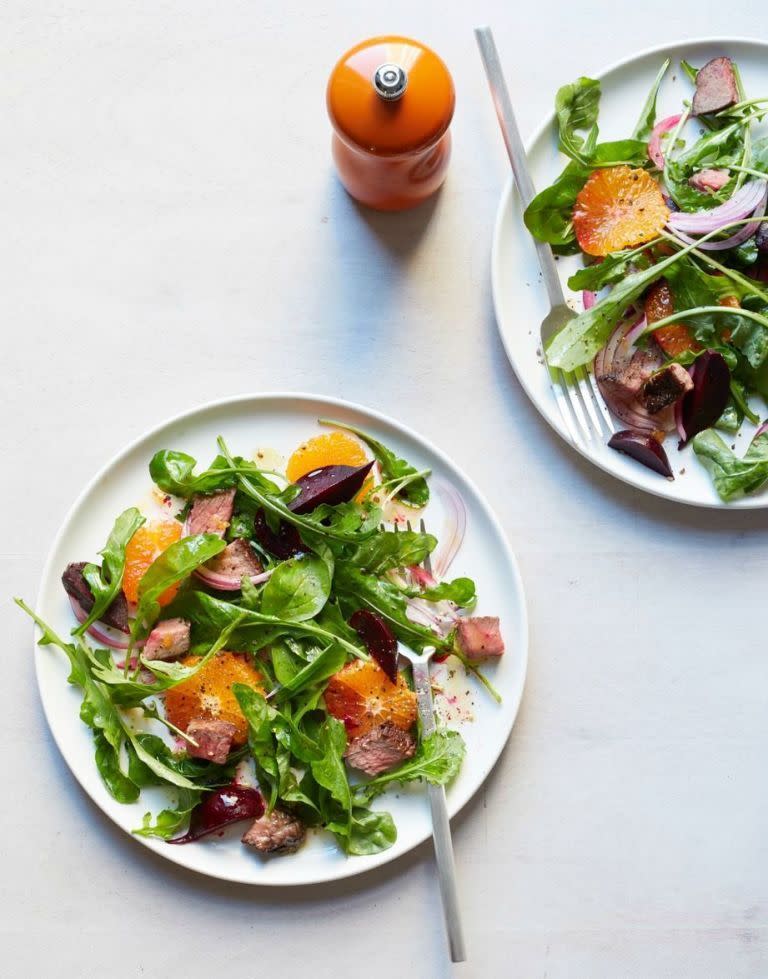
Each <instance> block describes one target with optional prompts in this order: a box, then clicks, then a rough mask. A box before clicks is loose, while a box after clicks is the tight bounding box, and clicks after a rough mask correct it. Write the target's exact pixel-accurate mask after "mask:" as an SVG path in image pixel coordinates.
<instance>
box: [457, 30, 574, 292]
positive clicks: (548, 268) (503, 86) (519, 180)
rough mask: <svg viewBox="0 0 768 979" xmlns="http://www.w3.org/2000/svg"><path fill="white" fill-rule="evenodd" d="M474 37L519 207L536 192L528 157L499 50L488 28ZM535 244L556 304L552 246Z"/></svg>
mask: <svg viewBox="0 0 768 979" xmlns="http://www.w3.org/2000/svg"><path fill="white" fill-rule="evenodd" d="M475 37H476V38H477V45H478V47H479V48H480V57H481V58H482V60H483V66H484V67H485V73H486V75H487V76H488V85H489V86H490V89H491V96H492V98H493V104H494V106H495V108H496V115H497V116H498V119H499V126H501V134H502V136H503V137H504V144H505V146H506V147H507V154H508V155H509V162H510V163H511V164H512V173H513V174H514V176H515V184H516V185H517V192H518V194H519V195H520V200H521V202H522V205H523V209H524V210H525V208H527V207H528V205H529V204H530V203H531V201H532V200H533V198H534V197H535V195H536V189H535V188H534V186H533V180H532V178H531V173H530V170H529V169H528V157H527V156H526V154H525V146H524V145H523V140H522V137H521V136H520V130H519V128H518V126H517V119H516V118H515V113H514V110H513V108H512V99H511V98H510V97H509V89H508V88H507V83H506V81H505V80H504V72H503V70H502V67H501V61H500V59H499V52H498V50H497V49H496V42H495V41H494V39H493V34H492V33H491V29H490V27H476V28H475ZM534 243H535V245H536V257H537V258H538V260H539V267H540V268H541V277H542V280H543V282H544V287H545V288H546V290H547V295H548V296H549V303H550V305H551V306H560V305H562V304H563V303H564V302H565V296H564V295H563V287H562V284H561V283H560V276H559V275H558V274H557V266H556V264H555V259H554V256H553V255H552V249H551V248H550V247H549V245H548V244H547V243H546V242H545V241H539V240H538V238H534Z"/></svg>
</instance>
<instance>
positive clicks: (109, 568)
mask: <svg viewBox="0 0 768 979" xmlns="http://www.w3.org/2000/svg"><path fill="white" fill-rule="evenodd" d="M144 520H145V518H144V517H143V516H142V514H141V513H140V512H139V511H138V510H137V509H136V507H131V508H130V509H128V510H125V511H124V512H123V513H121V514H120V516H119V517H118V518H117V520H115V523H114V526H113V527H112V530H111V531H110V534H109V537H108V538H107V542H106V544H105V545H104V547H103V548H102V550H101V551H99V553H100V554H101V556H102V558H103V561H102V564H101V567H98V566H97V565H95V564H87V565H86V566H85V568H84V569H83V577H84V578H85V580H86V582H87V583H88V587H89V588H90V590H91V594H92V595H93V607H92V608H91V611H90V612H89V613H88V617H87V618H86V619H85V621H83V622H82V623H80V625H78V626H77V627H76V628H75V629H73V630H72V635H73V636H82V635H83V633H84V632H85V631H86V629H88V628H89V627H90V626H92V625H93V623H94V622H95V621H96V620H97V619H100V618H101V617H102V615H103V614H104V613H105V612H106V611H107V609H108V608H109V606H110V605H111V604H112V602H114V600H115V599H116V598H117V595H118V593H119V591H120V586H121V585H122V583H123V572H124V571H125V548H126V546H127V544H128V542H129V541H130V539H131V538H132V537H133V535H134V534H135V533H136V531H137V530H138V529H139V527H141V525H142V524H143V523H144Z"/></svg>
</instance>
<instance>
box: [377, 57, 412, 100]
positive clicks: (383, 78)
mask: <svg viewBox="0 0 768 979" xmlns="http://www.w3.org/2000/svg"><path fill="white" fill-rule="evenodd" d="M373 87H374V88H375V89H376V92H377V93H378V94H379V95H380V96H381V97H382V98H383V99H387V101H388V102H394V101H395V99H399V98H400V96H401V95H402V94H403V92H404V91H405V90H406V88H407V87H408V75H406V73H405V70H404V69H403V68H401V67H400V65H393V64H389V63H387V64H383V65H379V67H378V68H377V69H376V71H375V73H374V76H373Z"/></svg>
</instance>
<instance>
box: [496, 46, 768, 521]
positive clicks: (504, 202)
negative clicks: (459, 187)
mask: <svg viewBox="0 0 768 979" xmlns="http://www.w3.org/2000/svg"><path fill="white" fill-rule="evenodd" d="M705 44H722V45H729V44H742V45H748V46H751V47H756V48H764V49H766V51H768V40H763V39H762V38H751V37H745V36H743V35H709V36H702V37H693V38H688V39H680V40H674V41H667V42H663V43H660V44H653V45H651V46H649V47H647V48H642V49H640V50H639V51H636V52H635V53H634V54H631V55H628V56H627V57H624V58H619V59H617V60H616V61H613V62H610V63H609V64H607V65H606V66H605V67H603V68H600V69H599V70H598V71H596V72H595V73H594V77H595V78H596V79H598V80H599V81H603V80H604V79H605V78H606V77H607V76H609V75H612V74H614V73H616V72H618V71H620V70H621V69H622V68H624V67H626V66H628V65H630V64H632V63H633V62H636V61H640V60H642V59H643V58H647V57H650V56H651V55H654V54H662V53H665V52H670V51H679V50H680V49H684V48H689V47H696V46H699V45H705ZM554 121H555V113H554V110H550V111H549V112H548V113H547V114H546V115H545V116H544V118H543V119H542V120H541V121H540V122H539V123H538V125H536V126H535V127H534V129H533V132H532V133H531V135H530V136H529V137H528V139H526V140H525V141H524V142H525V151H526V154H530V153H531V151H532V149H533V147H534V145H535V144H536V143H538V141H539V140H540V139H541V138H542V137H543V136H544V134H545V133H546V131H547V129H549V128H550V126H552V124H553V122H554ZM513 195H516V189H515V180H514V177H513V175H512V172H511V171H510V172H509V173H508V175H507V179H506V182H505V184H504V187H503V189H502V191H501V197H500V199H499V203H498V206H497V208H496V217H495V219H494V226H493V237H492V244H491V294H492V298H493V312H494V317H495V319H496V329H497V331H498V334H499V338H500V340H501V344H502V346H503V347H504V353H505V354H506V356H507V360H508V362H509V365H510V367H511V368H512V370H513V372H514V374H515V377H516V378H517V381H518V383H519V384H520V386H521V387H522V389H523V391H524V393H525V395H526V397H527V398H528V400H529V402H530V403H531V404H532V405H533V406H534V408H535V409H536V411H537V412H538V413H539V415H540V416H541V417H542V418H543V419H544V421H545V422H546V423H547V425H548V426H549V427H550V428H551V429H552V431H554V432H555V433H556V434H557V435H558V436H559V438H560V439H562V441H563V442H565V444H566V445H568V446H569V447H570V448H571V449H573V450H574V451H575V452H578V453H579V455H580V456H581V457H582V458H583V459H586V460H587V461H588V462H589V463H591V464H592V465H593V466H596V467H597V468H598V469H600V470H601V471H602V472H604V473H606V474H607V475H609V476H611V477H613V478H614V479H617V480H619V481H620V482H622V483H624V485H626V486H631V487H632V488H633V489H636V490H639V491H640V492H642V493H647V494H648V495H649V496H654V497H656V498H657V499H660V500H666V501H667V502H669V503H672V504H674V505H679V506H688V507H696V508H697V509H704V510H723V511H730V512H732V513H735V512H738V511H740V510H763V509H767V508H768V492H767V493H766V495H765V496H764V498H762V499H760V498H759V497H743V498H742V499H741V500H740V501H739V502H738V504H737V505H736V506H734V505H733V504H732V503H728V502H726V501H724V500H718V499H715V498H713V499H712V500H709V501H707V500H690V499H683V498H680V497H675V496H671V495H669V494H667V493H664V492H662V489H661V486H659V488H658V489H655V488H654V486H653V485H645V484H644V483H642V482H640V479H639V476H638V478H637V479H635V478H634V476H633V475H632V473H631V472H628V473H626V474H625V473H623V472H619V471H618V470H617V469H613V468H610V467H609V466H608V465H606V464H605V463H604V462H603V460H602V459H600V458H598V457H595V456H593V455H591V454H590V453H589V452H587V451H585V450H584V449H583V448H582V446H581V445H579V444H576V443H574V442H572V441H571V439H570V438H568V435H567V434H566V432H565V430H564V429H562V428H560V427H559V425H557V424H556V423H555V422H554V421H553V420H552V418H551V417H550V416H549V415H548V414H547V413H546V412H545V410H544V406H543V405H542V404H540V403H539V401H538V400H537V399H536V398H535V397H534V396H533V392H532V388H531V387H530V386H529V384H528V383H527V381H526V379H525V377H524V376H523V372H522V371H519V370H518V366H517V364H516V363H515V359H514V357H513V356H512V354H511V352H510V346H509V344H508V343H507V336H506V332H505V331H504V329H503V328H502V325H501V316H500V314H499V307H500V305H501V300H500V294H501V284H500V282H501V274H502V270H501V267H500V257H499V255H500V242H501V238H502V225H503V224H504V217H505V213H506V211H507V209H508V208H509V206H510V199H511V198H512V196H513Z"/></svg>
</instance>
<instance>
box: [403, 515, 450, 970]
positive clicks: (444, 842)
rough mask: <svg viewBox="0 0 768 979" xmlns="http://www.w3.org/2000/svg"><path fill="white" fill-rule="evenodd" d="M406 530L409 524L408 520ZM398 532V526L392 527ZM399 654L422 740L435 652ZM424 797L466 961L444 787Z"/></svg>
mask: <svg viewBox="0 0 768 979" xmlns="http://www.w3.org/2000/svg"><path fill="white" fill-rule="evenodd" d="M406 526H407V527H408V530H410V529H411V522H410V520H409V521H408V523H407V525H406ZM395 529H397V524H395ZM419 530H420V531H421V533H422V534H425V533H426V532H427V531H426V527H425V525H424V521H423V520H422V521H421V522H420V524H419ZM423 566H424V570H425V571H426V572H427V573H428V574H430V575H431V574H432V562H431V560H430V558H429V555H427V556H426V557H425V558H424V561H423ZM397 649H398V652H399V654H400V655H401V656H403V657H404V658H405V659H407V660H408V662H409V663H410V664H411V669H412V671H413V686H414V688H415V690H416V700H417V702H418V707H419V720H420V722H421V736H422V738H427V737H429V735H430V734H432V732H433V731H434V730H435V712H434V707H433V703H432V682H431V679H430V675H429V661H430V659H431V658H432V656H433V655H434V653H435V650H434V648H432V647H427V648H426V649H425V650H424V651H423V652H422V653H416V652H414V650H412V649H409V648H408V647H407V646H405V645H404V644H403V643H401V642H398V644H397ZM427 796H428V798H429V807H430V809H431V811H432V839H433V841H434V845H435V860H436V862H437V876H438V881H439V884H440V896H441V898H442V902H443V916H444V918H445V929H446V932H447V933H448V945H449V947H450V951H451V961H452V962H464V961H466V958H467V954H466V950H465V948H464V935H463V933H462V929H461V915H460V912H459V896H458V889H457V887H456V865H455V863H454V859H453V843H452V842H451V824H450V821H449V819H448V807H447V805H446V800H445V788H444V786H442V785H433V784H432V783H431V782H428V783H427Z"/></svg>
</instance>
